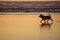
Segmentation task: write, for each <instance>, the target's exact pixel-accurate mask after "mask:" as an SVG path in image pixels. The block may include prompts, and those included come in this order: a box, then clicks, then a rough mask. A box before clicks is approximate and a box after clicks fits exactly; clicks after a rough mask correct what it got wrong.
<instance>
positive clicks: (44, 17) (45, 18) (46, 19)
mask: <svg viewBox="0 0 60 40" xmlns="http://www.w3.org/2000/svg"><path fill="white" fill-rule="evenodd" d="M39 18H41V19H42V20H41V22H42V21H44V22H48V21H49V20H51V21H53V19H52V18H51V15H50V14H49V15H48V16H44V15H43V14H40V16H39Z"/></svg>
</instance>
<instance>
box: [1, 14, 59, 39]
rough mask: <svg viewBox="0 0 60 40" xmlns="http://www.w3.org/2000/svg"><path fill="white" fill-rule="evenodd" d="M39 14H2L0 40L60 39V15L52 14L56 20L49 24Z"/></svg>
mask: <svg viewBox="0 0 60 40" xmlns="http://www.w3.org/2000/svg"><path fill="white" fill-rule="evenodd" d="M35 14H36V13H35ZM38 16H39V14H36V15H30V14H28V15H27V14H26V15H24V14H23V15H0V40H60V15H59V14H51V16H52V19H53V20H54V21H53V23H52V24H47V25H43V24H42V23H40V20H41V19H40V18H39V17H38ZM42 25H43V26H42Z"/></svg>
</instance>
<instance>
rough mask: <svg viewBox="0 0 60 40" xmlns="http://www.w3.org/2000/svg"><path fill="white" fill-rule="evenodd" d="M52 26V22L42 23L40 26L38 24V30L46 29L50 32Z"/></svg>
mask: <svg viewBox="0 0 60 40" xmlns="http://www.w3.org/2000/svg"><path fill="white" fill-rule="evenodd" d="M52 24H53V22H51V23H49V22H44V23H41V24H40V28H41V29H45V28H48V29H49V30H50V28H51V25H52Z"/></svg>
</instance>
